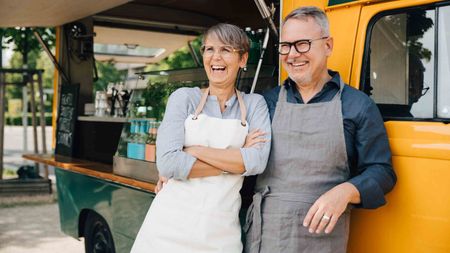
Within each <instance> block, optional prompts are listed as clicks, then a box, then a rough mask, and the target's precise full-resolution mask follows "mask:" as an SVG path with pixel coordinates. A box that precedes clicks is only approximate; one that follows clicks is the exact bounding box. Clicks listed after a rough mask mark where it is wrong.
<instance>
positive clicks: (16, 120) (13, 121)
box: [5, 113, 52, 126]
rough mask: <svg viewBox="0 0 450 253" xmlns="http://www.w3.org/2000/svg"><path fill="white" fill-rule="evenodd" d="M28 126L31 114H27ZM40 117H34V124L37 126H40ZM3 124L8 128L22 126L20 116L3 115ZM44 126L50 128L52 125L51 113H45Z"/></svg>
mask: <svg viewBox="0 0 450 253" xmlns="http://www.w3.org/2000/svg"><path fill="white" fill-rule="evenodd" d="M27 118H28V126H31V122H32V119H31V113H28V116H27ZM40 119H41V118H40V115H39V114H37V115H36V124H37V125H38V126H40V124H41V123H40V122H41V121H40ZM5 122H6V125H9V126H21V125H22V115H14V116H13V115H8V114H7V113H5ZM45 125H46V126H51V125H52V114H51V113H45Z"/></svg>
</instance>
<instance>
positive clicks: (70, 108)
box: [55, 84, 80, 156]
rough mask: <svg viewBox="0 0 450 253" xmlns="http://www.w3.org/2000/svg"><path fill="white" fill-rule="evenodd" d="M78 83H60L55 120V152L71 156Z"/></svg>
mask: <svg viewBox="0 0 450 253" xmlns="http://www.w3.org/2000/svg"><path fill="white" fill-rule="evenodd" d="M79 88H80V87H79V85H78V84H70V85H61V92H60V96H59V106H58V120H57V122H56V147H55V153H56V154H58V155H64V156H73V153H74V141H75V124H76V121H77V116H78V115H77V106H78V105H77V103H78V92H79Z"/></svg>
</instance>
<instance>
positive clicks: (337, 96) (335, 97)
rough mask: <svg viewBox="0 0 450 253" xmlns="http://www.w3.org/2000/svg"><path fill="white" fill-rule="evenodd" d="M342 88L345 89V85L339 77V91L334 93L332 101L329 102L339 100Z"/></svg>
mask: <svg viewBox="0 0 450 253" xmlns="http://www.w3.org/2000/svg"><path fill="white" fill-rule="evenodd" d="M344 87H345V83H344V81H342V78H341V77H339V91H338V92H337V93H336V95H334V97H333V99H331V100H335V99H341V97H342V91H343V90H344Z"/></svg>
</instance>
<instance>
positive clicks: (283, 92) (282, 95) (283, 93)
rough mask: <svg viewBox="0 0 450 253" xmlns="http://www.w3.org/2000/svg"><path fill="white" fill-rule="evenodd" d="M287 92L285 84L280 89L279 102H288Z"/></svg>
mask: <svg viewBox="0 0 450 253" xmlns="http://www.w3.org/2000/svg"><path fill="white" fill-rule="evenodd" d="M286 94H287V91H286V87H284V84H283V85H281V87H280V93H279V94H278V101H281V102H287V95H286Z"/></svg>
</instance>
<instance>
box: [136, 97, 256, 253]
mask: <svg viewBox="0 0 450 253" xmlns="http://www.w3.org/2000/svg"><path fill="white" fill-rule="evenodd" d="M208 94H209V89H207V90H206V91H205V93H204V94H203V95H202V98H201V101H200V104H199V105H198V107H197V110H196V111H195V113H194V115H192V114H191V115H190V116H189V117H188V118H187V119H186V120H185V124H184V127H185V145H184V146H185V147H189V146H194V145H200V146H206V147H212V148H222V149H226V148H240V147H242V146H243V145H244V143H245V137H246V136H247V134H248V124H247V123H246V120H245V118H246V108H245V105H244V102H243V100H242V97H241V95H240V93H239V91H236V96H237V99H238V102H239V107H240V110H241V120H239V119H220V118H214V117H209V116H207V115H205V114H200V113H201V111H202V110H203V106H204V105H205V103H206V100H207V97H208ZM243 179H244V178H243V177H242V176H241V175H236V174H222V175H220V176H213V177H205V178H194V179H189V180H186V181H180V180H174V179H170V180H169V181H168V182H167V184H166V185H164V187H163V189H162V190H161V191H160V192H159V193H158V194H157V195H156V197H155V199H154V200H153V202H152V204H151V206H150V209H149V211H148V213H147V215H146V217H145V220H144V222H143V224H142V226H141V229H140V230H139V233H138V235H137V237H136V240H135V242H134V245H133V248H132V250H131V252H132V253H141V252H142V253H144V252H146V253H153V252H158V253H159V252H164V253H184V252H186V253H194V252H195V253H204V252H205V253H206V252H220V253H241V252H242V243H241V227H240V223H239V217H238V214H239V209H240V207H241V196H240V194H239V191H240V189H241V187H242V182H243Z"/></svg>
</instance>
